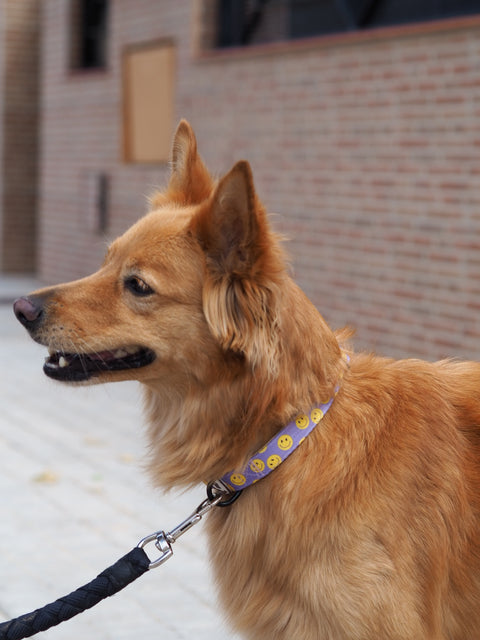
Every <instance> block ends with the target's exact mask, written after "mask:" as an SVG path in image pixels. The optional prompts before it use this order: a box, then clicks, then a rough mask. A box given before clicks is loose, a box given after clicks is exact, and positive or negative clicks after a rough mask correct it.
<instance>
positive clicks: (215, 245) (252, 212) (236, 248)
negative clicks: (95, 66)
mask: <svg viewBox="0 0 480 640" xmlns="http://www.w3.org/2000/svg"><path fill="white" fill-rule="evenodd" d="M255 205H256V196H255V189H254V186H253V177H252V172H251V169H250V165H249V164H248V162H245V161H240V162H237V164H236V165H235V166H234V167H233V169H232V170H231V171H230V172H229V173H228V174H227V175H226V176H225V177H224V178H223V179H222V180H221V181H220V183H219V184H218V187H217V189H216V190H215V193H214V195H213V199H212V202H211V204H210V206H209V208H208V210H207V211H205V212H204V213H203V215H202V214H201V215H199V216H198V218H197V220H196V223H197V234H198V237H199V239H200V242H201V244H202V245H203V248H204V250H205V252H206V254H207V256H208V260H209V264H210V266H211V268H212V269H213V270H214V271H216V272H217V273H224V274H226V273H230V274H237V275H241V274H245V273H246V272H248V271H249V270H250V268H251V267H252V265H253V263H254V262H255V259H256V257H257V256H258V249H259V248H258V240H259V234H260V224H259V214H257V211H256V206H255ZM259 213H260V212H259ZM261 214H263V216H264V213H263V211H262V212H261Z"/></svg>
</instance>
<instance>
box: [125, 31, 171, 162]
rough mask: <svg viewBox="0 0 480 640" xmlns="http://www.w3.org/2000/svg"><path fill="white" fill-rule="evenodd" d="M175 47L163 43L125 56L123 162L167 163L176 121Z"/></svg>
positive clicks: (131, 51) (135, 50) (134, 50)
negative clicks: (174, 119) (174, 121)
mask: <svg viewBox="0 0 480 640" xmlns="http://www.w3.org/2000/svg"><path fill="white" fill-rule="evenodd" d="M174 84H175V47H174V46H173V45H172V44H171V43H160V44H158V43H157V44H155V45H152V46H145V47H142V48H135V49H131V50H128V51H127V52H126V53H125V56H124V159H125V160H126V161H127V162H145V163H151V162H165V161H167V160H168V159H169V156H170V145H171V138H172V133H173V118H174Z"/></svg>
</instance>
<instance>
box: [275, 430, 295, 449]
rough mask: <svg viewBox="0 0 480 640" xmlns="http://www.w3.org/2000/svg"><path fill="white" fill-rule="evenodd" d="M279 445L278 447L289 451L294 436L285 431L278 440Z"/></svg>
mask: <svg viewBox="0 0 480 640" xmlns="http://www.w3.org/2000/svg"><path fill="white" fill-rule="evenodd" d="M277 445H278V448H279V449H281V450H282V451H288V450H289V449H291V448H292V446H293V440H292V436H289V435H288V434H286V433H284V434H283V435H281V436H280V437H279V439H278V440H277Z"/></svg>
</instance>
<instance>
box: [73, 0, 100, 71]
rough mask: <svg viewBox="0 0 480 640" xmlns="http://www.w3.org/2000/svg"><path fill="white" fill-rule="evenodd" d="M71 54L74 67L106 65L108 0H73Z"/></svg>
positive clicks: (92, 67)
mask: <svg viewBox="0 0 480 640" xmlns="http://www.w3.org/2000/svg"><path fill="white" fill-rule="evenodd" d="M71 18H72V52H71V53H72V56H71V63H72V67H73V68H75V69H99V68H100V69H101V68H103V67H106V65H107V38H108V0H73V2H72V16H71Z"/></svg>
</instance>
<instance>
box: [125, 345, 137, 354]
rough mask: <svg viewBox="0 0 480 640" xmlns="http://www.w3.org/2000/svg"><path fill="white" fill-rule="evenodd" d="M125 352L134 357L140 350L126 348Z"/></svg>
mask: <svg viewBox="0 0 480 640" xmlns="http://www.w3.org/2000/svg"><path fill="white" fill-rule="evenodd" d="M125 351H126V352H127V353H128V354H129V355H133V354H134V353H137V351H138V349H137V347H125Z"/></svg>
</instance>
